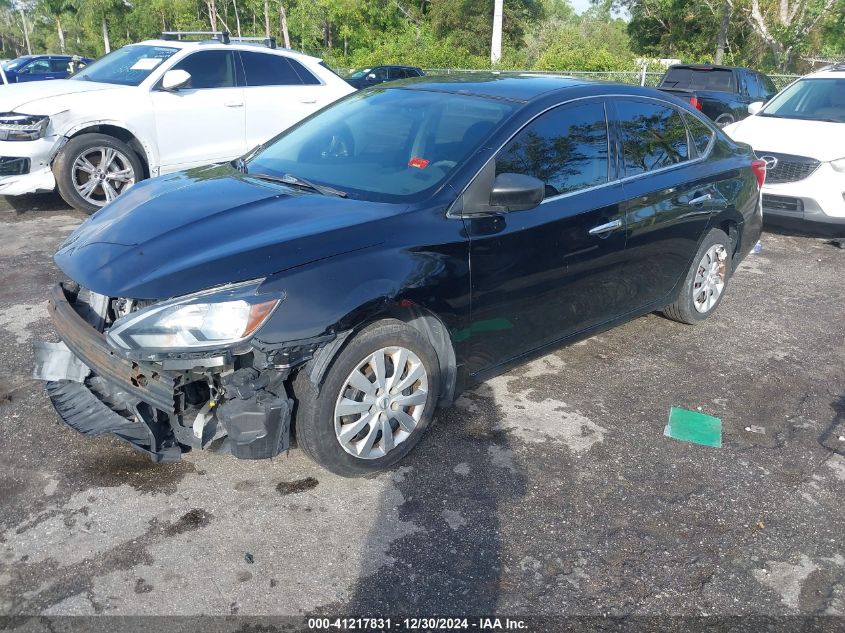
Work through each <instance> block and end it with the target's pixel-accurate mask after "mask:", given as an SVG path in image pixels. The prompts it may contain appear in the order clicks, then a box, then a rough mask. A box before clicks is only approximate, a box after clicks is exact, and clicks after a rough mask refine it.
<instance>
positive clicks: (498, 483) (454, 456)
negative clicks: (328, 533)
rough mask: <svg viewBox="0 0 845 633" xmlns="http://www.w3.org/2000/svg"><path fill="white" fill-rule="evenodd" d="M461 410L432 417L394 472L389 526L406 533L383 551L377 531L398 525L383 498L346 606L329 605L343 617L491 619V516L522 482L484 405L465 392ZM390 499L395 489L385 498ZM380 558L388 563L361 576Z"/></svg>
mask: <svg viewBox="0 0 845 633" xmlns="http://www.w3.org/2000/svg"><path fill="white" fill-rule="evenodd" d="M467 397H469V398H472V400H471V403H472V404H471V406H470V407H469V408H466V407H459V406H451V407H449V408H448V409H445V410H442V411H440V412H439V414H438V416H437V418H436V420H435V423H434V425H433V427H432V428H431V429H430V430H429V433H428V434H427V436H426V437H425V438H424V439H423V441H422V443H421V445H420V446H419V447H417V449H416V450H415V451H414V452H413V453H412V454H411V456H409V458H408V459H407V460H406V461H405V462H403V465H402V466H401V467H400V468H399V469H398V470H397V471H396V472H395V473H394V475H393V480H394V483H395V486H396V488H397V489H398V490H399V493H400V494H401V499H402V500H401V501H400V504H399V505H398V519H399V521H402V522H405V523H406V525H407V529H408V530H409V533H408V534H406V535H405V536H403V537H401V538H399V539H397V540H395V541H393V542H392V543H386V542H385V541H384V539H383V538H382V535H383V533H384V529H385V526H384V523H385V522H386V521H395V520H396V517H397V507H396V499H397V497H396V495H395V494H392V495H391V494H388V495H385V498H384V499H383V500H382V501H383V503H382V505H381V507H380V509H379V511H378V516H376V517H375V520H374V522H373V528H372V529H371V531H370V534H369V535H368V537H367V539H366V540H365V543H364V546H363V551H362V555H361V559H362V561H364V564H363V567H364V568H363V569H362V576H361V577H360V578H359V580H358V582H357V584H356V586H355V588H354V590H353V592H352V596H351V599H350V600H349V602H348V603H347V604H344V605H335V606H337V607H338V609H339V611H340V612H342V613H344V614H349V615H360V616H364V615H370V616H372V615H373V614H384V615H392V616H398V615H407V616H414V617H421V616H447V617H454V616H459V615H470V614H479V613H493V612H495V610H496V606H497V602H498V598H499V594H500V591H501V589H502V587H503V580H502V576H503V571H502V570H503V560H502V535H501V530H500V519H499V517H500V514H501V512H503V508H502V507H501V506H502V505H503V501H505V500H507V499H514V498H518V497H521V496H523V494H524V490H525V481H524V478H523V475H522V473H521V471H520V469H519V467H518V465H517V461H516V459H515V457H514V454H513V452H512V451H511V449H510V448H509V443H508V437H507V434H506V433H505V432H503V431H500V430H496V427H497V426H498V425H497V424H496V421H497V419H498V416H500V415H501V412H500V410H499V408H498V407H497V406H496V403H495V400H494V399H493V398H488V397H481V396H477V394H475V393H474V392H473V393H470V394H468V395H465V396H464V398H467ZM394 492H395V491H394ZM382 555H386V557H387V561H388V562H387V563H386V564H383V565H382V566H380V568H378V569H369V570H368V569H366V561H367V559H368V558H372V557H374V556H379V557H381V556H382Z"/></svg>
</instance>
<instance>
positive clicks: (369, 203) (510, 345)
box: [36, 75, 765, 475]
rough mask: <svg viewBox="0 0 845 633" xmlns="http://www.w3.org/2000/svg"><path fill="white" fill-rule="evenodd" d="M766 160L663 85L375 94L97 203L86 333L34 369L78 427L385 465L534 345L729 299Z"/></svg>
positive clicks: (77, 277) (85, 266)
mask: <svg viewBox="0 0 845 633" xmlns="http://www.w3.org/2000/svg"><path fill="white" fill-rule="evenodd" d="M764 177H765V166H764V164H763V163H762V162H761V161H758V160H755V158H754V155H753V154H752V152H751V149H750V148H749V147H748V146H746V145H742V144H738V143H735V142H733V141H731V140H730V139H729V138H728V137H727V136H725V135H724V134H723V133H722V132H721V131H720V130H719V129H718V128H716V127H715V126H714V124H713V123H712V122H711V121H709V120H708V119H707V118H706V117H704V116H703V115H702V114H700V113H699V112H697V111H695V110H694V109H693V108H691V107H689V105H688V104H685V103H683V102H681V101H679V100H675V99H674V98H673V97H670V96H667V95H665V94H664V93H661V92H658V91H656V90H651V89H646V88H639V87H630V86H617V85H611V84H592V83H585V82H581V81H575V80H570V79H563V78H551V77H538V76H533V77H517V76H511V77H506V76H495V75H491V76H487V77H477V76H476V77H473V78H457V79H456V78H454V77H452V78H450V79H448V80H445V79H444V80H421V81H419V82H417V83H413V84H406V85H399V86H396V87H383V88H376V89H373V90H369V91H365V92H359V93H354V94H352V95H350V96H349V97H347V98H345V99H344V100H342V101H340V102H338V103H337V104H335V105H333V106H331V107H329V108H327V109H324V110H322V111H320V112H319V113H317V114H315V115H313V116H312V117H310V118H309V119H306V120H305V121H303V122H302V123H300V124H298V125H297V126H295V127H294V128H292V129H290V130H288V131H286V132H284V133H283V134H281V135H280V136H278V137H276V138H275V139H273V140H271V141H269V142H268V143H266V144H265V145H264V146H263V147H260V148H258V149H257V150H255V151H254V152H252V153H251V154H250V155H248V156H245V157H244V158H243V159H241V160H238V161H235V162H234V163H233V164H225V165H218V166H212V167H207V168H201V169H194V170H191V171H187V172H182V173H177V174H172V175H168V176H163V177H160V178H154V179H152V180H149V181H145V182H142V183H140V184H137V185H135V186H134V187H132V189H130V190H129V191H128V192H127V193H126V194H124V195H122V196H120V197H119V198H117V199H116V200H115V201H114V202H112V203H111V204H110V205H108V206H106V207H105V208H103V209H102V210H101V211H99V212H98V213H96V214H95V215H93V216H92V217H91V218H89V219H88V220H87V221H86V222H85V223H84V224H83V225H82V226H81V227H80V228H79V229H77V230H76V232H74V233H73V234H72V235H71V236H70V237H69V238H68V239H67V241H66V242H65V243H64V244H63V245H62V246H61V248H60V250H59V251H58V252H57V253H56V256H55V261H56V263H57V264H58V266H59V267H60V268H61V269H62V270H63V271H64V273H65V274H66V275H67V276H68V277H69V278H70V281H67V282H65V283H63V284H61V285H59V286H57V287H56V288H55V289H54V291H53V292H52V295H51V297H50V305H51V307H50V313H51V315H52V318H53V323H54V325H55V327H56V329H57V331H58V333H59V335H60V336H61V338H62V340H63V341H64V345H58V346H57V345H54V344H40V345H38V347H37V350H36V360H37V367H36V374H37V375H39V376H40V377H41V378H43V379H45V380H47V381H48V384H47V390H48V392H49V395H50V397H51V399H52V401H53V403H54V404H55V406H56V408H57V410H58V412H59V414H60V415H61V416H62V417H63V419H64V420H65V421H66V422H67V423H68V424H69V425H70V426H72V427H74V428H76V429H77V430H80V431H82V432H84V433H87V434H90V435H99V434H103V433H111V434H114V435H117V436H118V437H120V438H122V439H124V440H126V441H128V442H130V443H131V444H132V445H133V446H134V447H135V448H137V449H139V450H141V451H144V452H146V453H148V454H149V455H150V456H151V457H152V458H153V459H154V460H157V461H173V460H178V459H179V457H180V454H181V453H183V452H184V451H187V450H190V449H191V448H195V449H199V448H209V449H212V450H217V449H220V450H229V451H231V452H232V453H233V454H234V455H235V456H237V457H241V458H262V457H271V456H273V455H276V454H277V453H279V452H280V451H282V450H284V449H286V448H287V447H288V445H289V435H290V433H291V429H292V428H293V429H295V433H296V437H297V443H298V446H299V447H300V448H302V449H303V450H304V451H305V452H306V453H307V454H308V455H310V456H311V457H313V458H314V459H315V460H316V461H318V462H319V463H320V464H322V465H323V466H325V467H326V468H328V469H329V470H332V471H334V472H336V473H340V474H342V475H360V474H366V473H370V472H372V471H377V470H380V469H383V468H386V467H388V466H391V465H392V464H394V463H396V462H397V461H398V460H400V459H401V458H402V457H404V456H405V455H406V454H407V453H408V452H409V451H410V450H411V449H412V447H413V446H414V445H415V444H416V443H417V442H418V441H419V440H420V437H421V436H422V434H423V433H424V431H425V429H426V427H428V425H429V424H430V423H431V420H432V418H433V416H434V413H435V409H436V407H437V406H438V405H444V404H447V403H449V402H451V401H452V400H454V398H455V397H456V395H457V394H458V393H460V392H461V390H463V389H464V388H466V387H467V386H468V385H470V384H472V383H475V382H478V381H481V380H484V379H485V378H487V377H490V376H492V375H494V374H497V373H499V372H502V371H503V370H504V369H506V368H507V367H509V366H511V365H513V364H514V363H519V362H523V361H524V360H526V359H528V358H530V357H532V356H535V355H538V354H542V353H544V352H546V351H548V350H550V349H552V348H555V347H558V346H560V345H563V344H566V343H569V342H572V341H575V340H578V339H581V338H583V337H586V336H589V335H591V334H593V333H595V332H597V331H600V330H604V329H607V328H609V327H612V326H613V325H615V324H618V323H621V322H624V321H627V320H629V319H632V318H634V317H637V316H639V315H642V314H644V313H647V312H650V311H654V310H661V311H663V313H664V314H666V315H667V316H668V317H669V318H672V319H675V320H678V321H681V322H684V323H689V324H695V323H697V322H699V321H702V320H704V319H706V318H708V317H710V316H711V315H712V314H713V312H714V311H715V310H716V308H717V307H718V305H719V303H720V302H721V300H722V298H723V296H724V292H725V288H726V286H727V284H728V283H729V281H730V278H731V273H732V271H733V270H734V269H735V267H736V266H737V264H738V263H739V262H740V261H741V260H742V259H743V257H745V256H746V255H747V253H748V252H749V251H750V250H751V248H752V247H753V245H754V244H755V242H756V241H757V238H758V235H759V234H760V229H761V223H762V216H761V211H760V187H761V185H762V182H763V179H764ZM65 346H66V347H65ZM702 352H703V353H706V348H705V347H704V346H703V347H702Z"/></svg>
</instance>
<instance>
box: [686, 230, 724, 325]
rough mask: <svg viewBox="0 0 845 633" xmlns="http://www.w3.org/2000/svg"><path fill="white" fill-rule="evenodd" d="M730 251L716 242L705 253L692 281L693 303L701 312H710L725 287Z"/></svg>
mask: <svg viewBox="0 0 845 633" xmlns="http://www.w3.org/2000/svg"><path fill="white" fill-rule="evenodd" d="M727 259H728V251H727V250H726V249H725V247H724V245H722V244H714V245H713V246H711V247H710V248H708V249H707V251H706V252H705V253H704V256H703V257H702V258H701V261H700V262H698V267H697V268H696V271H695V277H694V278H693V281H692V304H693V306H695V309H696V311H698V312H700V313H701V314H705V313H707V312H709V311H710V310H711V309H712V308H713V306H714V305H716V302H717V301H718V300H719V297H720V296H721V294H722V291H723V290H724V289H725V281H726V279H725V277H726V275H727Z"/></svg>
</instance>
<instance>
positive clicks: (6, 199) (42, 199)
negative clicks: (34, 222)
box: [0, 191, 73, 215]
mask: <svg viewBox="0 0 845 633" xmlns="http://www.w3.org/2000/svg"><path fill="white" fill-rule="evenodd" d="M0 200H2V203H5V204H6V205H7V206H8V207H9V208H11V209H12V210H13V211H14V212H15V213H16V214H18V215H23V214H25V213H32V212H38V211H63V210H67V211H73V207H71V206H70V205H69V204H68V203H67V202H65V201H64V200H63V199H62V197H61V196H60V195H59V194H58V192H56V191H53V192H51V193H28V194H25V195H22V196H0Z"/></svg>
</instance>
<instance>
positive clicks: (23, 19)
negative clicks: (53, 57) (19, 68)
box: [18, 6, 32, 55]
mask: <svg viewBox="0 0 845 633" xmlns="http://www.w3.org/2000/svg"><path fill="white" fill-rule="evenodd" d="M18 11H20V12H21V23H22V25H23V38H24V40H25V41H26V54H27V55H32V46H31V45H30V43H29V31H28V30H27V28H26V15H25V14H24V12H23V7H21V6H18Z"/></svg>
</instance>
